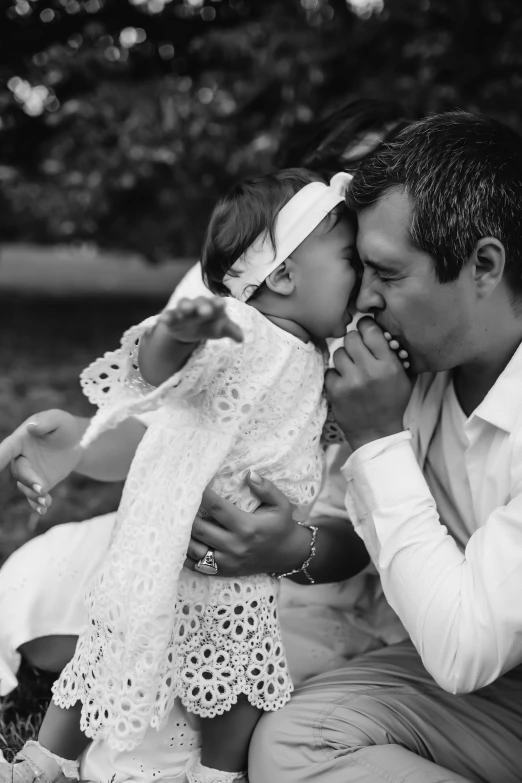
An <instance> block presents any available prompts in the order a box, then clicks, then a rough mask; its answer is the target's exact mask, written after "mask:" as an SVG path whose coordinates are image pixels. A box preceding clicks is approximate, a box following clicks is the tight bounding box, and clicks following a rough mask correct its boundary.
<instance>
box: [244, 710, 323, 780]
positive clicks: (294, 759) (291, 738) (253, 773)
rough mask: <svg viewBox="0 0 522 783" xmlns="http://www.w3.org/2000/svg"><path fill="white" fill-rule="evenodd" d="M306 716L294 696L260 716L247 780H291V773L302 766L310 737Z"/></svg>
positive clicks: (252, 744)
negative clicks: (281, 705)
mask: <svg viewBox="0 0 522 783" xmlns="http://www.w3.org/2000/svg"><path fill="white" fill-rule="evenodd" d="M308 717H309V716H307V715H306V714H302V713H301V714H300V711H299V709H296V704H295V702H294V700H293V699H292V701H290V702H289V703H288V704H287V705H286V706H285V707H283V709H281V710H277V712H266V713H265V714H264V715H263V716H262V718H261V720H260V721H259V723H258V724H257V726H256V729H255V731H254V735H253V737H252V741H251V743H250V750H249V763H248V768H249V776H248V779H249V781H250V783H268V781H276V780H288V781H290V780H294V777H292V776H291V772H292V771H293V772H294V773H296V772H297V770H298V769H299V767H300V766H301V764H302V761H303V755H306V753H305V748H306V745H307V744H308V742H309V739H308V738H309V737H310V736H311V727H310V726H309V725H307V724H308V723H309V721H308V720H307V718H308ZM285 775H286V776H287V777H285ZM295 779H296V780H297V779H298V778H295Z"/></svg>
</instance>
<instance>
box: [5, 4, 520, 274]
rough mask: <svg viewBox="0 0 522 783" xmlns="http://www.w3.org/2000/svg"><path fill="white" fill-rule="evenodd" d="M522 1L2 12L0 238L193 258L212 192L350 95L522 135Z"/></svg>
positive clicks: (264, 162) (14, 7)
mask: <svg viewBox="0 0 522 783" xmlns="http://www.w3.org/2000/svg"><path fill="white" fill-rule="evenodd" d="M521 44H522V14H521V13H520V0H284V1H283V0H3V3H2V7H1V9H0V183H1V185H2V190H1V193H0V198H1V199H2V202H3V203H2V204H1V205H0V206H1V207H2V209H0V231H1V232H2V235H3V237H4V238H9V239H25V240H32V241H35V242H57V241H87V242H95V243H97V244H100V245H102V246H105V247H112V248H119V249H124V250H135V251H139V252H141V253H143V254H145V255H146V256H147V257H149V258H150V259H153V260H158V259H161V258H165V257H172V256H178V257H180V256H183V255H195V254H197V253H198V251H199V247H200V245H201V240H202V232H203V230H204V226H205V223H206V220H207V217H208V213H209V211H210V209H211V207H212V204H213V202H214V201H215V199H216V197H217V196H218V195H219V194H220V193H221V192H222V191H223V189H224V188H226V187H227V186H228V185H229V184H230V183H231V182H232V181H233V180H235V179H237V178H238V177H239V176H243V175H245V174H248V173H253V172H259V171H263V170H266V169H267V168H269V167H270V166H271V165H272V161H273V155H274V152H275V151H276V149H277V147H278V145H279V144H280V142H281V139H284V138H286V137H287V135H288V129H289V128H291V127H292V126H293V125H294V124H296V123H298V124H299V123H301V124H302V123H307V122H309V121H310V120H312V119H313V118H314V117H315V116H317V114H318V113H320V112H322V111H324V109H325V108H326V107H327V106H329V105H331V104H333V105H335V102H336V101H339V100H340V99H342V98H346V97H347V95H349V94H353V95H355V94H358V93H362V94H365V95H366V96H368V97H374V98H387V99H395V100H398V101H400V102H402V103H403V104H404V105H405V106H406V108H407V109H408V110H409V111H410V112H412V113H413V114H419V115H420V114H425V113H427V112H432V111H437V110H444V109H448V108H453V107H455V106H458V107H460V108H466V109H471V110H478V111H484V112H487V113H490V114H493V115H495V116H499V117H501V118H503V119H504V120H506V121H507V122H510V123H511V124H513V125H514V126H515V127H519V128H520V127H521V126H522V121H521V118H520V110H519V108H518V105H519V100H518V95H519V91H520V86H521V85H522V45H521Z"/></svg>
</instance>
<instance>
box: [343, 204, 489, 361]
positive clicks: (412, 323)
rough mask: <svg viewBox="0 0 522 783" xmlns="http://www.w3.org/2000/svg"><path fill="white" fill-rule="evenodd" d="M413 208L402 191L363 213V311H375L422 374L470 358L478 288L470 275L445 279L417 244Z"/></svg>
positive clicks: (360, 305) (360, 244)
mask: <svg viewBox="0 0 522 783" xmlns="http://www.w3.org/2000/svg"><path fill="white" fill-rule="evenodd" d="M411 216H412V207H411V201H410V198H409V197H408V195H407V194H405V193H404V192H403V191H401V190H393V191H390V192H389V193H387V194H386V195H385V196H384V197H383V198H382V199H381V200H380V201H379V202H377V204H375V205H374V206H373V207H371V208H370V209H367V210H364V211H363V212H361V213H360V214H359V233H358V236H357V249H358V252H359V256H360V258H361V261H362V263H363V266H364V272H363V278H362V282H361V289H360V291H359V295H358V298H357V309H358V310H359V311H360V312H364V313H371V314H372V315H374V317H375V320H376V321H377V323H378V324H379V326H381V328H382V329H383V330H384V331H387V332H390V334H391V335H392V336H393V337H395V338H396V339H397V340H398V341H399V342H400V344H401V347H403V348H405V349H406V350H407V351H408V352H409V354H410V362H411V366H412V370H413V371H414V372H416V373H420V372H427V371H440V370H443V369H450V368H453V367H457V366H458V365H460V364H462V363H465V361H466V359H467V358H468V357H469V354H470V349H471V345H470V343H469V335H471V334H472V329H471V325H472V315H473V301H474V297H473V294H474V291H473V287H472V286H471V285H470V282H471V281H470V279H469V277H468V275H466V274H461V275H460V277H459V278H458V279H457V280H456V281H454V282H451V283H439V282H438V280H437V279H436V277H435V272H434V266H433V261H432V259H431V257H430V256H429V255H427V254H426V253H424V252H422V251H420V250H418V249H416V248H415V247H413V245H412V242H411V239H410V235H409V229H410V226H411Z"/></svg>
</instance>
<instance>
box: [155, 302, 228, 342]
mask: <svg viewBox="0 0 522 783" xmlns="http://www.w3.org/2000/svg"><path fill="white" fill-rule="evenodd" d="M160 321H161V323H163V324H164V325H165V326H166V327H167V329H168V330H169V333H170V334H171V335H172V337H173V338H174V339H175V340H177V341H178V342H180V343H199V342H200V341H201V340H218V339H219V338H221V337H230V338H231V339H232V340H235V341H236V342H237V343H241V342H243V332H242V331H241V329H240V328H239V326H238V325H237V324H236V323H235V322H234V321H232V320H231V319H230V318H229V317H228V315H227V312H226V310H225V302H224V301H223V299H218V298H215V299H209V298H208V297H206V296H198V297H197V298H196V299H180V300H179V302H178V303H177V305H176V307H175V308H173V309H170V310H164V311H163V313H162V314H161V316H160Z"/></svg>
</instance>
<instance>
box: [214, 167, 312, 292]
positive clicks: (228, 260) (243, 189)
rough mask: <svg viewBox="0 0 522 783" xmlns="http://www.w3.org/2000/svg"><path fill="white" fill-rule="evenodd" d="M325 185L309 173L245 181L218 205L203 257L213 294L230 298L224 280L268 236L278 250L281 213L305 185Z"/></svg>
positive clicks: (287, 172)
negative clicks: (276, 229) (253, 245)
mask: <svg viewBox="0 0 522 783" xmlns="http://www.w3.org/2000/svg"><path fill="white" fill-rule="evenodd" d="M322 181H323V180H322V178H321V177H320V176H318V175H317V174H314V173H313V172H311V171H307V170H306V169H298V168H294V169H285V170H284V171H279V172H277V173H275V174H267V175H265V176H263V177H256V178H255V179H247V180H244V181H243V182H240V183H239V184H238V185H236V186H235V187H233V188H232V189H231V190H230V191H229V192H228V193H227V194H226V196H223V198H221V199H220V200H219V201H218V203H217V204H216V206H215V208H214V211H213V212H212V215H211V217H210V222H209V225H208V228H207V233H206V236H205V242H204V245H203V252H202V255H201V266H202V269H203V279H204V281H205V284H206V285H207V287H208V288H209V289H210V290H211V291H212V293H213V294H218V295H220V296H227V295H229V294H230V292H229V290H228V288H226V286H225V285H224V283H223V278H224V276H225V275H226V274H227V272H230V268H231V266H232V265H233V264H234V262H235V261H237V260H238V258H239V257H240V256H242V255H243V253H244V252H245V251H246V250H248V248H249V247H250V245H251V244H252V243H253V242H254V241H255V240H256V239H257V238H258V237H259V236H261V235H262V234H265V233H266V234H268V236H269V237H270V240H271V242H272V245H273V246H274V249H275V237H274V232H275V223H276V218H277V215H278V214H279V212H280V211H281V209H282V208H283V207H284V206H285V204H287V203H288V202H289V201H290V199H291V198H292V197H293V196H295V194H296V193H298V192H299V191H300V190H301V189H302V188H304V187H305V185H308V184H309V183H310V182H322Z"/></svg>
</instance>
